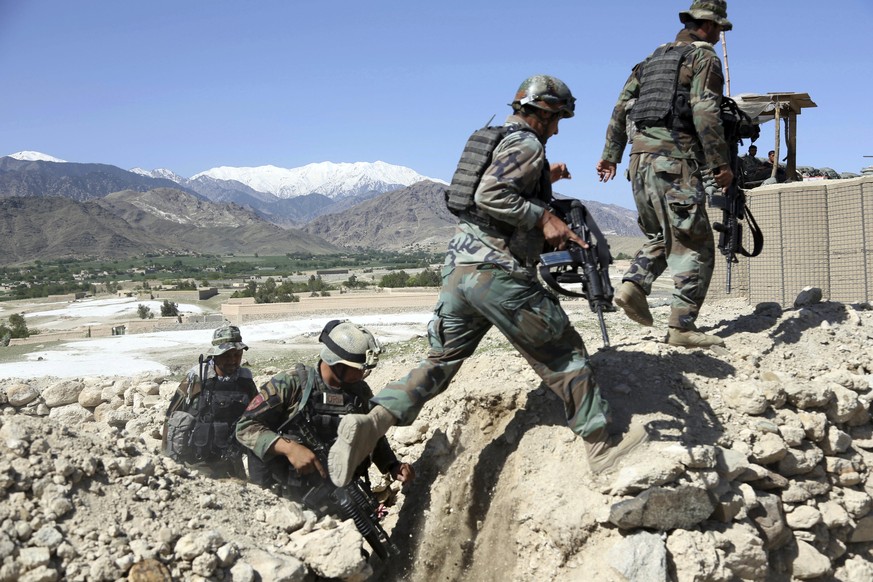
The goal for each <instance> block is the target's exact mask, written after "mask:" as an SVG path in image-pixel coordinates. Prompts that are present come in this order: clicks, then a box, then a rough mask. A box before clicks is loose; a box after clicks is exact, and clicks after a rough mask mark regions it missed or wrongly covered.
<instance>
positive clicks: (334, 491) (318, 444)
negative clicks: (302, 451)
mask: <svg viewBox="0 0 873 582" xmlns="http://www.w3.org/2000/svg"><path fill="white" fill-rule="evenodd" d="M301 414H305V413H301ZM294 424H295V428H294V434H295V435H296V436H297V437H299V438H300V439H301V444H302V445H304V446H306V447H307V448H309V449H310V450H311V451H312V452H313V453H315V456H316V457H318V460H319V462H321V465H322V466H323V467H324V468H325V469H327V455H328V451H329V447H328V446H327V445H326V444H325V443H323V442H322V441H321V440H320V439H319V438H318V436H316V435H315V433H314V432H313V431H312V429H311V428H310V427H309V426H308V423H307V421H306V420H305V419H304V420H302V421H298V422H295V423H294ZM280 434H281V428H280ZM289 472H290V475H294V474H296V471H295V470H294V467H289ZM291 480H294V481H297V482H299V483H300V484H301V485H302V489H301V490H302V491H305V493H303V498H302V502H303V504H304V505H305V506H306V507H308V508H309V509H312V510H313V511H315V512H316V513H318V514H320V515H325V514H328V513H331V514H335V515H339V516H340V517H342V518H343V519H350V520H352V521H353V522H354V524H355V527H356V528H358V532H360V534H361V536H363V538H364V539H365V540H367V543H368V544H370V547H371V548H373V551H374V552H376V555H378V556H379V558H381V559H382V560H383V561H384V560H386V559H387V558H388V557H389V556H392V555H397V554H399V553H400V550H398V548H397V546H396V545H394V543H392V542H391V540H389V539H388V533H387V532H386V531H385V529H384V528H383V527H382V526H381V525H379V516H378V514H377V509H378V507H379V503H378V502H377V501H376V499H375V498H374V497H373V494H372V493H371V492H370V488H369V487H368V486H367V484H366V483H365V482H364V479H363V477H356V478H355V479H353V480H352V482H351V483H349V484H348V485H346V486H345V487H337V486H335V485H334V484H333V483H331V481H330V479H322V478H321V477H320V476H319V475H318V474H316V475H314V476H312V477H311V478H307V477H304V478H303V479H300V480H299V481H298V480H297V479H296V478H294V477H291Z"/></svg>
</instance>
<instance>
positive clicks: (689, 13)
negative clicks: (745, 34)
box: [679, 0, 734, 30]
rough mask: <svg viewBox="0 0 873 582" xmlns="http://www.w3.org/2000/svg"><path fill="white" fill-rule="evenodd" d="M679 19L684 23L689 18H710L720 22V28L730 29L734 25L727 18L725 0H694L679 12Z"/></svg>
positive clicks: (717, 22)
mask: <svg viewBox="0 0 873 582" xmlns="http://www.w3.org/2000/svg"><path fill="white" fill-rule="evenodd" d="M679 20H680V21H681V22H682V24H685V23H686V22H688V21H689V20H711V21H713V22H715V23H716V24H720V25H721V28H722V30H731V29H732V28H733V27H734V25H733V24H731V21H730V20H728V19H727V2H726V1H725V0H694V2H693V3H692V4H691V8H689V9H688V10H684V11H682V12H680V13H679Z"/></svg>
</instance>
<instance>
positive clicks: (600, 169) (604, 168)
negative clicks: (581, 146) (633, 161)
mask: <svg viewBox="0 0 873 582" xmlns="http://www.w3.org/2000/svg"><path fill="white" fill-rule="evenodd" d="M597 175H598V176H600V181H601V182H608V181H609V180H612V179H613V178H615V162H609V161H606V160H600V161H599V162H597Z"/></svg>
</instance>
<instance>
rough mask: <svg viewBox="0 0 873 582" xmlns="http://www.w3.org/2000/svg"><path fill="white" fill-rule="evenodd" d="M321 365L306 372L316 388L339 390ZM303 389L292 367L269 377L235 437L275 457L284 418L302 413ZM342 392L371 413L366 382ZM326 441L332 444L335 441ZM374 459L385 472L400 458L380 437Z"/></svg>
mask: <svg viewBox="0 0 873 582" xmlns="http://www.w3.org/2000/svg"><path fill="white" fill-rule="evenodd" d="M318 368H319V366H316V367H315V368H310V367H308V366H307V367H306V373H307V374H308V375H310V377H312V378H314V380H315V382H316V389H317V390H318V391H320V392H336V391H337V390H336V389H335V388H330V387H329V386H327V385H326V384H325V383H324V380H323V379H322V378H321V374H320V373H319V372H318ZM303 390H304V386H303V385H302V383H301V379H300V377H299V376H298V374H297V373H296V372H295V371H293V370H292V371H289V372H280V373H279V374H276V375H275V376H273V377H272V378H270V380H268V381H267V382H266V383H265V384H264V385H262V386H261V388H260V390H259V391H258V395H257V396H256V397H255V398H254V399H253V400H252V401H251V403H249V407H248V409H246V411H245V412H244V413H243V415H242V418H240V421H239V422H238V423H237V426H236V439H237V440H238V441H239V442H240V443H241V444H242V445H243V446H245V447H247V448H249V449H251V450H252V451H253V452H254V453H255V455H257V456H258V458H260V459H261V460H263V461H269V460H270V459H273V458H275V457H276V454H275V453H273V452H270V447H271V446H272V445H273V443H274V442H276V441H277V440H278V439H279V433H277V432H276V431H277V430H278V429H279V428H280V427H281V426H282V425H283V424H285V421H287V420H288V419H290V418H293V417H295V416H296V415H297V414H299V413H300V412H301V410H302V408H301V401H302V399H303ZM343 391H345V392H346V393H347V394H350V395H352V396H357V397H358V398H357V401H358V402H360V403H361V408H360V409H359V410H357V411H356V412H358V413H366V412H369V410H370V408H371V404H370V399H371V398H372V397H373V391H372V390H370V386H369V385H368V384H367V383H366V382H363V381H362V382H357V383H355V384H350V385H347V386H344V387H343ZM283 434H286V436H291V437H293V428H289V429H288V430H287V433H286V431H285V430H283ZM335 438H336V436H334V439H335ZM325 444H327V445H328V446H330V445H331V444H333V442H330V443H325ZM371 458H372V461H373V462H374V463H375V464H376V466H377V467H378V468H379V470H380V471H382V472H383V473H387V472H388V470H389V469H390V468H391V465H393V464H394V463H395V462H396V461H397V457H396V456H395V455H394V452H393V451H392V450H391V446H390V445H389V444H388V440H387V439H386V438H385V437H382V438H380V439H379V441H378V442H377V443H376V448H375V450H374V451H373V454H372V456H371ZM325 468H326V467H325Z"/></svg>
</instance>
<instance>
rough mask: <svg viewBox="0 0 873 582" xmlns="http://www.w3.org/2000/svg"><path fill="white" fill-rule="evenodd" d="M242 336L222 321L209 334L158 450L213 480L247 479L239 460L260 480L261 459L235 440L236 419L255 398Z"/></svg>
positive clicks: (177, 396) (170, 411)
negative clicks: (208, 343)
mask: <svg viewBox="0 0 873 582" xmlns="http://www.w3.org/2000/svg"><path fill="white" fill-rule="evenodd" d="M247 349H249V347H248V346H247V345H246V344H244V343H243V341H242V334H240V331H239V328H238V327H237V326H235V325H230V323H228V322H225V323H224V324H223V325H222V326H221V327H219V328H218V329H216V330H215V332H214V333H213V334H212V347H211V348H210V349H209V351H208V352H207V354H206V357H205V358H204V356H203V355H202V354H201V355H200V361H199V362H198V364H197V365H196V366H194V367H192V368H191V369H190V370H188V373H187V375H186V376H185V379H184V380H182V382H181V383H180V384H179V387H178V388H177V389H176V393H175V394H174V395H173V397H172V399H171V400H170V404H169V406H168V407H167V416H166V420H165V421H164V431H163V438H162V443H161V445H162V450H163V452H164V454H166V455H167V456H169V457H171V458H172V459H175V460H176V461H180V462H183V463H188V464H190V465H192V466H194V467H196V468H197V469H198V470H200V471H202V472H204V473H206V474H207V475H209V476H212V477H226V476H233V477H239V478H243V479H244V478H245V477H246V470H245V467H244V464H243V461H242V459H243V456H248V457H249V460H248V470H249V476H250V478H251V479H252V480H254V481H256V482H259V480H263V479H264V478H265V477H264V474H265V473H264V471H265V467H264V464H263V463H262V462H261V460H260V459H258V458H257V457H255V456H254V455H253V454H251V453H249V452H247V451H246V450H245V449H243V448H242V447H241V446H240V445H239V444H238V443H237V441H236V438H234V429H235V428H236V423H237V421H238V420H239V417H240V416H241V415H242V413H243V411H245V409H246V407H247V406H248V404H249V402H251V400H252V398H254V397H255V395H256V394H257V393H258V388H257V386H256V385H255V381H254V379H253V377H252V372H251V370H249V369H248V368H246V367H243V365H242V357H243V351H245V350H247Z"/></svg>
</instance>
